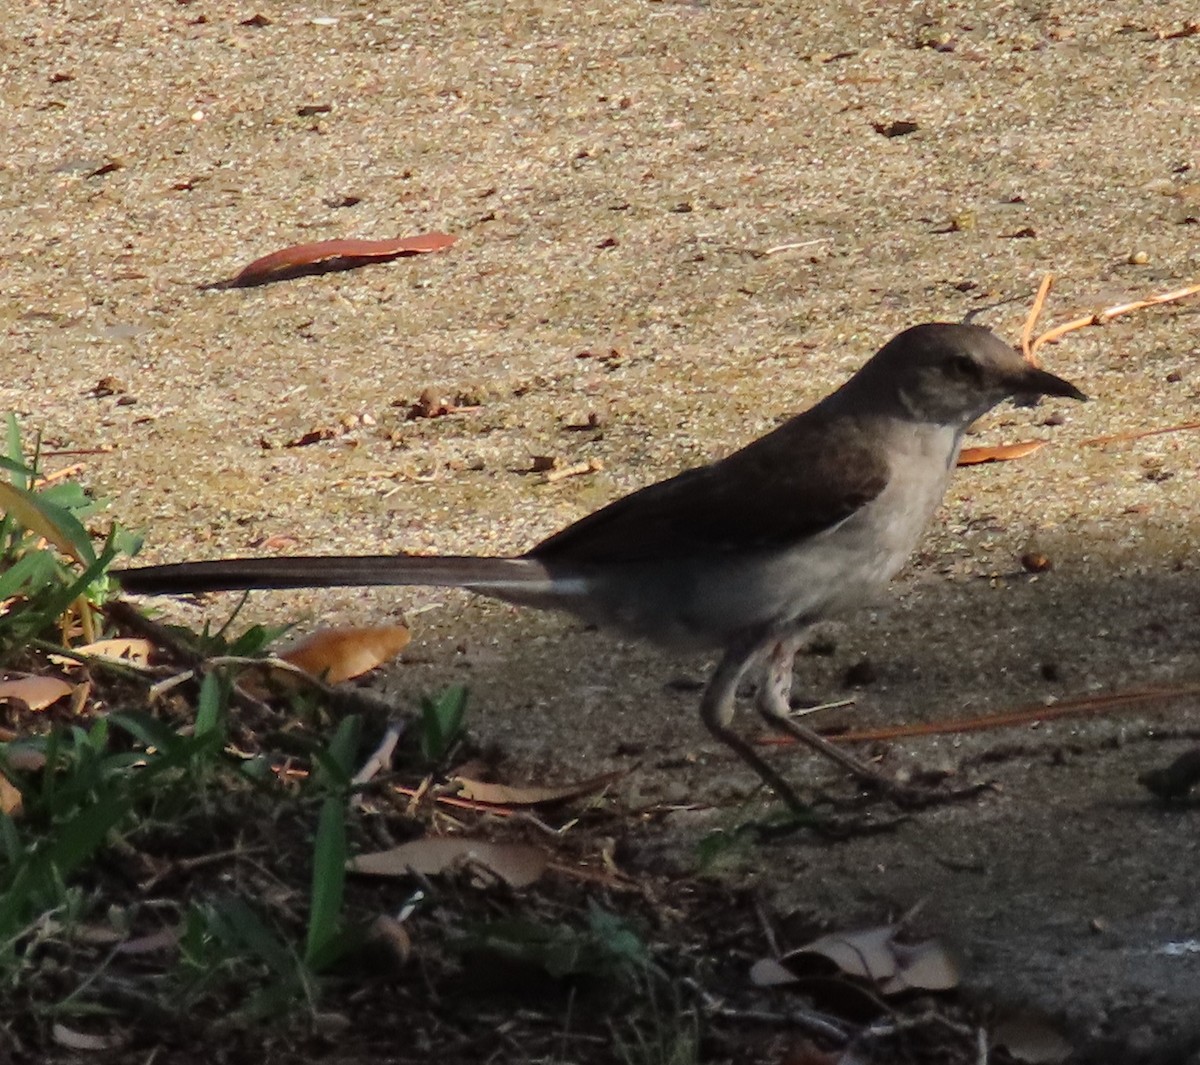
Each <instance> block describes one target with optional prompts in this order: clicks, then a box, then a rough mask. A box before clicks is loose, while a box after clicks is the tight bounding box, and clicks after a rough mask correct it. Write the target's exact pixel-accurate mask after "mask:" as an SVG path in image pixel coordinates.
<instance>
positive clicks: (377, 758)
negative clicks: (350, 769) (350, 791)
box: [350, 721, 406, 806]
mask: <svg viewBox="0 0 1200 1065" xmlns="http://www.w3.org/2000/svg"><path fill="white" fill-rule="evenodd" d="M405 724H406V723H405V722H403V721H390V722H388V727H387V731H385V732H384V734H383V739H382V740H380V741H379V746H378V747H376V748H375V750H374V751H373V752H372V753H371V757H370V758H368V759H367V760H366V761H365V762H364V763H363V767H362V768H361V769H360V770H359V771H358V772H357V773H355V774H354V776H353V777H352V778H351V780H350V783H351V784H353V785H355V786H358V785H361V784H366V783H367V782H368V781H369V780H373V779H374V778H375V777H376V775H377V774H378V773H379V772H380V771H381V770H382V769H385V768H386V767H387V766H390V765H391V764H392V755H393V754H395V753H396V744H398V743H399V742H400V737H401V736H403V735H404V729H405ZM362 801H363V800H362V792H361V791H358V792H355V794H354V795H353V796H352V797H351V799H350V805H351V806H361V805H362Z"/></svg>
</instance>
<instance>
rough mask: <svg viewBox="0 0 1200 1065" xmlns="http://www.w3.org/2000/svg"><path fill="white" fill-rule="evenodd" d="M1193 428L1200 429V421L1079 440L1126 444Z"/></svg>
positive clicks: (1084, 443) (1086, 443)
mask: <svg viewBox="0 0 1200 1065" xmlns="http://www.w3.org/2000/svg"><path fill="white" fill-rule="evenodd" d="M1191 429H1200V422H1183V423H1182V424H1181V425H1168V426H1165V427H1163V428H1162V429H1131V430H1130V431H1129V432H1126V433H1111V434H1109V435H1108V436H1093V437H1091V438H1090V439H1088V440H1081V441H1079V443H1080V445H1081V446H1082V447H1103V446H1104V445H1105V444H1125V443H1128V442H1129V441H1131V440H1144V439H1145V438H1146V437H1148V436H1163V435H1165V434H1166V433H1182V432H1186V431H1188V430H1191Z"/></svg>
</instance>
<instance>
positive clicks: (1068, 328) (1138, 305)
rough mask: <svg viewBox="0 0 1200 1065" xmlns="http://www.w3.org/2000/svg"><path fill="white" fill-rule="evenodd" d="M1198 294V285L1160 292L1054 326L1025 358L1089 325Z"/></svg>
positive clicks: (1031, 346) (1199, 285) (1102, 323)
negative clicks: (1043, 346) (1045, 345)
mask: <svg viewBox="0 0 1200 1065" xmlns="http://www.w3.org/2000/svg"><path fill="white" fill-rule="evenodd" d="M1198 292H1200V284H1198V285H1188V286H1187V287H1186V288H1177V289H1175V290H1174V291H1173V292H1162V293H1159V294H1158V295H1157V296H1147V297H1146V298H1145V299H1141V300H1134V301H1132V302H1131V303H1118V304H1117V305H1116V306H1114V307H1108V308H1106V309H1104V310H1102V311H1096V312H1095V313H1094V314H1089V315H1087V316H1085V317H1083V318H1075V319H1073V320H1072V321H1070V322H1064V323H1063V324H1062V325H1056V326H1054V328H1053V329H1047V330H1046V332H1044V333H1043V334H1042V335H1041V336H1039V337H1037V338H1036V339H1035V340H1033V341H1032V342H1031V343H1030V345H1029V351H1028V353H1027V356H1026V357H1027V358H1029V359H1030V361H1036V358H1037V350H1038V348H1040V347H1041V346H1042V345H1043V344H1049V343H1051V342H1052V341H1055V340H1058V339H1060V338H1061V337H1064V336H1066V335H1067V334H1068V333H1073V332H1075V331H1076V330H1077V329H1086V328H1087V327H1088V326H1089V325H1104V324H1105V323H1106V322H1111V321H1112V320H1113V319H1114V318H1118V317H1120V316H1121V315H1123V314H1129V313H1130V312H1132V311H1140V310H1142V309H1144V308H1146V307H1157V306H1158V305H1159V304H1161V303H1174V302H1175V301H1176V300H1181V299H1185V298H1186V297H1188V296H1194V295H1195V294H1196V293H1198Z"/></svg>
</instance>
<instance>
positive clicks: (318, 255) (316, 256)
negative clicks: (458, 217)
mask: <svg viewBox="0 0 1200 1065" xmlns="http://www.w3.org/2000/svg"><path fill="white" fill-rule="evenodd" d="M457 239H458V238H457V237H454V236H451V235H450V234H449V233H423V234H421V235H420V236H416V237H393V238H392V239H390V240H354V239H342V240H319V241H317V242H316V243H314V244H293V245H292V246H291V247H290V248H281V249H280V250H279V251H273V252H271V254H270V255H264V256H263V257H262V258H261V259H255V260H254V262H252V263H251V264H250V265H249V266H247V267H245V268H244V269H243V270H242V271H241V272H240V273H239V274H238V275H237V276H236V277H235V278H234V279H233V280H232V281H230V282H229V284H230V287H232V288H248V287H250V286H252V285H265V284H267V282H269V281H283V280H286V279H288V278H293V277H301V276H304V275H305V274H313V273H324V272H326V271H330V270H350V269H353V268H354V267H356V266H362V265H364V264H365V263H371V262H387V261H389V260H391V259H397V258H399V257H400V256H402V255H420V254H422V253H424V252H431V251H441V250H442V249H443V248H448V247H450V245H451V244H453V243H454V242H455V241H456V240H457Z"/></svg>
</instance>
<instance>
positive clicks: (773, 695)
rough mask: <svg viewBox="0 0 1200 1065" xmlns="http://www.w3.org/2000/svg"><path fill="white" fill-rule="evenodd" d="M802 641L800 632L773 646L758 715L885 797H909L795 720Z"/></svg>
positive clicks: (862, 762)
mask: <svg viewBox="0 0 1200 1065" xmlns="http://www.w3.org/2000/svg"><path fill="white" fill-rule="evenodd" d="M801 638H802V637H801V633H800V632H791V633H785V634H784V635H782V636H779V637H777V638H776V639H775V640H774V642H773V643H772V644H771V645H770V650H769V651H768V653H767V665H766V671H765V673H764V675H763V680H762V684H761V685H759V689H758V697H757V700H756V704H755V705H756V706H757V707H758V712H759V713H760V714H762V716H763V718H764V719H765V720H766V722H767V724H768V725H770V726H771V727H772V728H775V729H778V730H779V731H781V732H786V733H787V734H788V735H790V736H794V737H795V738H796V739H797V740H799V741H800V742H801V743H803V744H805V745H806V746H807V747H810V748H812V749H813V750H814V751H817V752H818V753H820V754H823V755H825V757H826V758H830V759H832V760H833V761H835V762H837V764H838V765H840V766H842V767H843V768H844V769H847V770H849V771H850V773H851V774H853V775H854V777H856V778H857V779H858V780H861V781H864V782H865V783H868V784H871V785H873V786H875V787H877V788H879V789H880V790H882V791H883V792H884V793H885V794H889V795H893V796H897V797H900V796H902V795H906V794H907V790H908V789H906V788H905V787H904V786H903V785H901V784H898V783H896V781H894V780H892V779H891V778H890V777H888V776H886V775H885V774H883V773H880V772H879V771H878V770H876V769H872V768H871V766H869V765H867V763H866V762H864V761H862V760H861V759H858V758H855V757H854V755H852V754H850V753H849V752H847V751H843V750H842V749H841V748H840V747H837V746H836V745H834V744H832V743H830V742H829V741H828V740H827V739H825V737H824V736H821V735H819V734H818V733H816V732H814V731H813V730H812V729H810V728H807V727H806V726H804V725H802V724H800V722H799V721H797V720H796V719H795V718H794V717H792V704H791V696H792V669H793V666H794V664H795V661H796V652H797V651H798V650H799V649H800V642H801Z"/></svg>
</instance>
